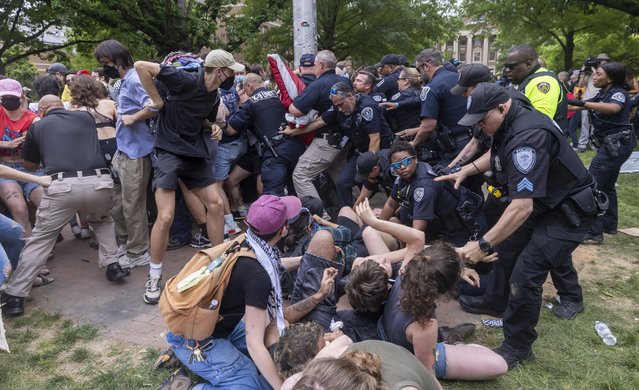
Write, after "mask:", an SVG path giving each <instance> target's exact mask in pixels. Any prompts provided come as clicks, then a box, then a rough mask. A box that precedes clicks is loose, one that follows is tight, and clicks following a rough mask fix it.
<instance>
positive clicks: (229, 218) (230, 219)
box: [224, 214, 235, 227]
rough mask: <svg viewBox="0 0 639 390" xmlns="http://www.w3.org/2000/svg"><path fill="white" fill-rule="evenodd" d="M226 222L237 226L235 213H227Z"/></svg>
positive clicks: (231, 225)
mask: <svg viewBox="0 0 639 390" xmlns="http://www.w3.org/2000/svg"><path fill="white" fill-rule="evenodd" d="M224 223H225V224H227V225H229V226H230V227H233V226H235V220H234V219H233V214H225V215H224Z"/></svg>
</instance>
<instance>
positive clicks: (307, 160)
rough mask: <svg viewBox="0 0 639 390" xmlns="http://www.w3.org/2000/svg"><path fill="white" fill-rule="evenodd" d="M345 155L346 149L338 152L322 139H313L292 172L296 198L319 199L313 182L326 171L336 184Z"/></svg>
mask: <svg viewBox="0 0 639 390" xmlns="http://www.w3.org/2000/svg"><path fill="white" fill-rule="evenodd" d="M347 154H348V147H346V148H344V149H341V150H340V149H337V148H336V147H333V146H331V145H329V144H328V141H326V140H325V139H323V138H315V139H314V140H313V142H311V144H310V145H309V146H308V148H307V149H306V151H305V152H304V154H303V155H302V156H301V157H300V158H299V160H298V162H297V165H296V166H295V170H294V171H293V185H294V186H295V193H296V195H297V197H298V198H301V197H303V196H312V197H315V198H318V199H320V196H319V194H318V193H317V189H316V188H315V185H313V180H315V178H316V177H317V176H319V175H320V173H322V172H324V171H326V172H327V173H328V175H329V176H330V178H331V179H332V180H333V183H337V178H338V176H339V173H340V171H341V169H342V167H343V166H344V163H345V162H346V155H347Z"/></svg>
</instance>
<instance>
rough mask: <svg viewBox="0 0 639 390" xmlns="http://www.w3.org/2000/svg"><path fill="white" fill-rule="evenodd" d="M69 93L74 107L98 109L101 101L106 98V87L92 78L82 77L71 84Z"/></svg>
mask: <svg viewBox="0 0 639 390" xmlns="http://www.w3.org/2000/svg"><path fill="white" fill-rule="evenodd" d="M69 92H71V102H72V103H73V104H74V105H76V106H86V107H97V106H98V103H99V102H100V99H102V98H103V97H104V86H103V85H102V83H101V82H99V81H97V80H94V79H93V78H92V77H90V76H87V75H80V76H76V77H74V78H73V80H71V82H70V83H69Z"/></svg>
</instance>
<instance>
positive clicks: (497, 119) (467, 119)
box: [437, 83, 604, 368]
mask: <svg viewBox="0 0 639 390" xmlns="http://www.w3.org/2000/svg"><path fill="white" fill-rule="evenodd" d="M460 122H461V123H462V124H463V125H465V126H473V125H478V126H480V127H481V128H482V130H483V131H484V132H485V133H486V134H487V135H489V136H492V137H493V141H492V146H491V151H490V153H487V154H485V155H484V156H482V157H481V158H480V159H478V160H476V161H475V162H474V163H473V164H469V165H466V166H464V167H463V168H462V170H461V171H459V172H457V173H454V174H452V175H448V176H444V177H440V178H438V179H437V180H449V179H450V180H456V185H458V184H459V183H460V182H461V181H462V180H463V179H464V178H466V177H467V176H470V175H474V174H477V173H479V172H485V171H487V170H489V169H491V170H493V172H494V173H495V180H496V181H497V182H498V183H500V184H501V185H503V186H504V188H506V189H507V191H508V194H507V196H508V197H509V198H510V203H509V204H508V206H507V207H506V210H505V211H504V213H503V215H502V217H501V218H500V219H499V221H498V222H497V224H496V225H495V226H494V227H493V228H491V229H490V230H489V231H488V232H486V234H485V235H484V236H483V237H481V238H480V239H479V240H478V241H470V242H468V243H467V244H466V245H465V246H464V247H463V248H462V250H461V255H462V258H463V259H464V260H465V261H467V262H469V263H475V262H477V261H480V260H481V259H482V258H484V257H485V256H486V255H488V254H491V253H493V251H496V252H497V253H498V257H499V262H498V264H496V267H495V275H494V279H495V282H494V283H491V284H490V285H489V286H487V291H486V293H485V294H484V296H483V297H467V296H462V297H460V304H462V306H463V307H464V309H465V310H466V311H470V310H469V308H470V309H473V308H474V309H477V310H478V311H479V312H483V313H486V312H487V311H489V310H490V309H492V310H494V311H497V312H498V311H499V310H500V309H501V310H503V306H502V307H499V305H502V304H503V301H504V300H506V302H507V306H506V308H505V312H504V315H503V318H504V338H505V340H504V342H503V344H502V345H501V346H500V347H499V348H497V349H496V350H495V352H497V353H499V354H500V355H501V356H502V357H503V358H504V359H505V360H506V362H507V363H508V367H509V368H512V367H514V366H516V365H517V364H518V363H520V362H521V361H524V360H529V359H532V358H533V353H532V344H533V342H534V341H535V339H536V338H537V332H536V331H535V326H536V325H537V321H538V318H539V311H540V308H541V299H542V286H543V283H544V282H545V280H546V277H547V276H548V271H549V270H550V269H554V270H555V271H556V273H557V274H558V275H560V276H561V282H562V283H563V284H564V285H562V286H558V289H561V290H562V291H566V292H570V295H566V296H562V299H561V304H559V305H556V306H555V307H553V311H554V312H555V314H557V315H559V316H561V317H562V318H570V317H572V318H574V316H576V314H577V313H578V312H580V311H583V298H582V294H581V288H580V287H579V281H578V278H577V272H576V271H575V269H574V267H573V265H572V257H571V254H572V252H573V251H574V249H575V248H576V247H577V246H578V245H579V243H580V242H581V241H582V240H583V237H584V234H585V233H586V232H587V231H588V229H589V228H590V227H591V226H592V224H593V222H594V217H595V215H596V214H597V212H600V210H601V208H603V207H604V206H603V205H602V206H600V207H598V206H597V205H598V202H597V200H598V197H597V194H598V192H597V191H596V190H595V182H594V179H593V177H592V176H591V175H590V174H589V173H588V171H587V170H586V169H585V167H584V166H583V164H582V163H581V161H580V160H579V157H577V155H576V153H575V152H574V151H573V150H572V148H571V147H570V145H569V144H568V142H567V140H566V138H565V137H564V136H563V135H562V133H561V129H559V128H558V127H557V126H556V124H555V123H554V122H553V121H552V120H551V119H549V118H548V117H547V116H545V115H544V114H542V113H540V112H538V111H535V110H530V109H528V108H525V107H523V106H522V105H521V104H519V103H518V102H516V101H513V100H512V99H510V97H509V96H508V93H507V92H506V90H505V89H503V88H502V87H501V86H498V85H496V84H490V83H489V84H482V85H480V86H479V87H477V88H476V89H475V90H474V91H473V93H472V94H471V95H470V97H469V108H468V113H467V114H466V116H464V118H463V119H462V120H461V121H460ZM505 245H509V246H510V249H509V250H508V251H505V252H504V251H502V248H503V247H504V246H505ZM509 292H510V294H509Z"/></svg>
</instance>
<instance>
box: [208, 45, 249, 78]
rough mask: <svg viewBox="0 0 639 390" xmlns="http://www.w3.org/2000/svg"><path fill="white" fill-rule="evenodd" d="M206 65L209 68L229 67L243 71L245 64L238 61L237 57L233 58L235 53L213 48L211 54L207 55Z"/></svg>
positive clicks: (236, 70)
mask: <svg viewBox="0 0 639 390" xmlns="http://www.w3.org/2000/svg"><path fill="white" fill-rule="evenodd" d="M204 66H206V67H207V68H229V69H231V70H233V71H235V72H242V71H243V70H244V65H242V64H240V63H239V62H236V61H235V58H233V54H231V53H229V52H228V51H224V50H220V49H217V50H211V51H210V52H209V54H207V55H206V59H205V60H204Z"/></svg>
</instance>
